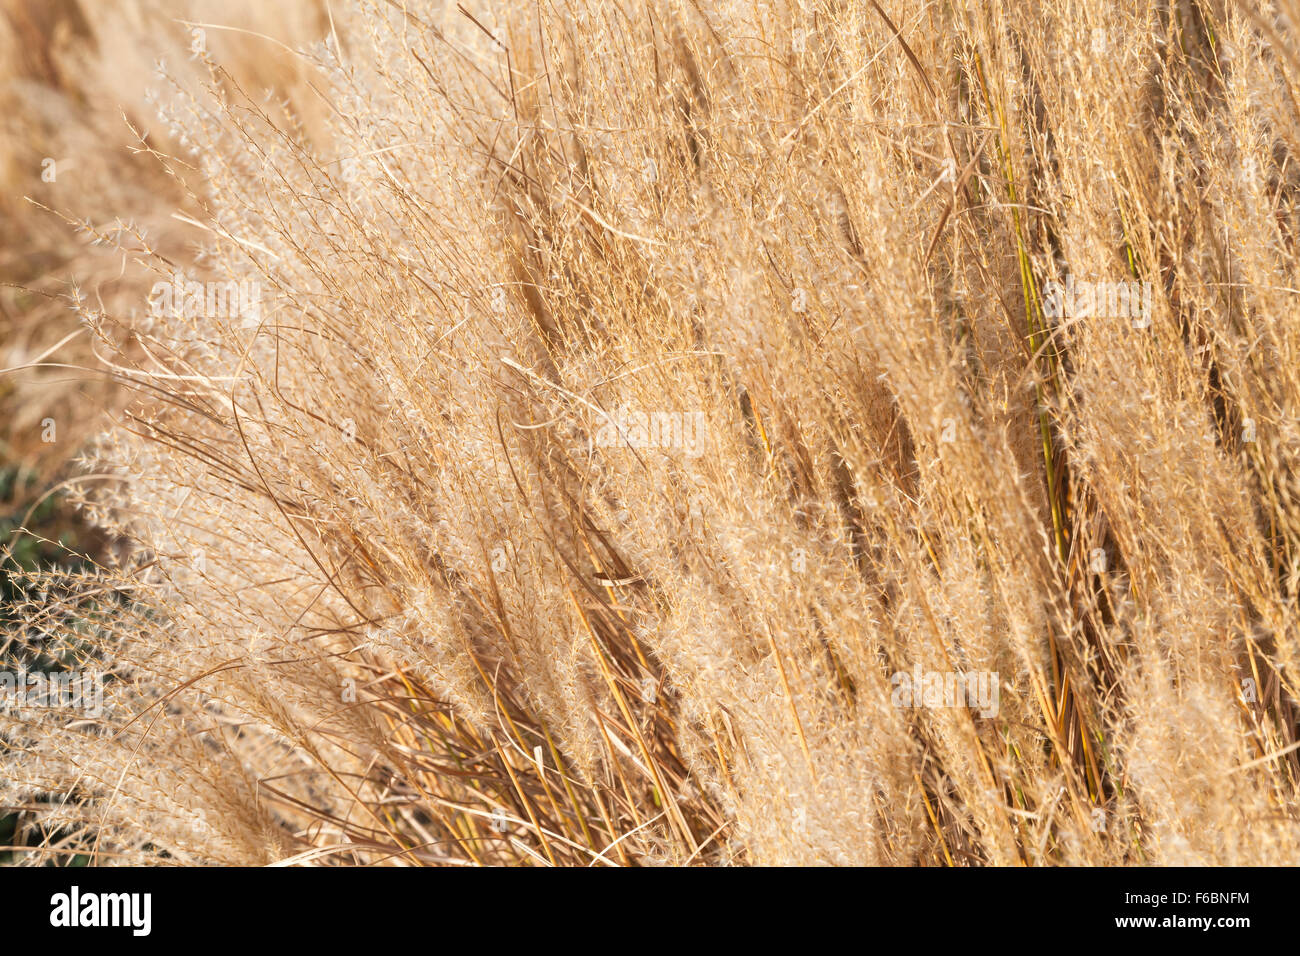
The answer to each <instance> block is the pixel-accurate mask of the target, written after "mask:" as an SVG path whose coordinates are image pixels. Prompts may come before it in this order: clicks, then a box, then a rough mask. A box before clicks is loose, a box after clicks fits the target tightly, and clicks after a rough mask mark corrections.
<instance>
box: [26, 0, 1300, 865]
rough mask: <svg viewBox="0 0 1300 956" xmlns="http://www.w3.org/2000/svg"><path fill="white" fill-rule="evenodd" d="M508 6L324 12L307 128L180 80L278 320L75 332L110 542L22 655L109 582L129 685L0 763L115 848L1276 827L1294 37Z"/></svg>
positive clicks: (1208, 11) (96, 322) (371, 854)
mask: <svg viewBox="0 0 1300 956" xmlns="http://www.w3.org/2000/svg"><path fill="white" fill-rule="evenodd" d="M491 9H492V11H493V12H489V10H488V9H486V8H485V9H483V10H478V9H475V10H469V9H457V8H456V7H455V6H454V5H444V4H438V3H425V4H413V3H407V4H402V3H395V2H388V3H379V2H360V3H358V4H356V5H355V7H354V8H351V9H349V10H347V11H343V10H338V9H335V10H334V11H333V23H332V27H331V32H330V34H329V39H328V41H327V42H323V43H322V44H320V45H317V46H316V47H313V48H310V49H307V50H304V51H303V53H302V57H303V61H304V62H305V63H310V64H311V66H312V68H313V70H316V71H319V74H320V76H321V81H320V82H319V83H318V84H317V88H318V89H319V90H320V92H321V94H322V97H323V98H324V101H325V102H326V103H327V104H328V110H327V111H326V116H327V122H328V123H329V124H330V125H331V127H332V130H333V138H332V139H331V140H329V141H328V143H329V145H322V143H324V142H326V140H324V139H323V138H319V137H318V138H311V137H307V136H305V135H303V134H302V132H301V131H300V130H297V129H295V128H294V125H293V124H292V123H291V122H286V120H285V119H284V118H283V117H282V116H278V115H273V114H271V113H269V112H267V111H266V110H265V109H264V108H263V107H262V105H261V104H259V103H258V102H257V101H256V100H255V99H252V98H249V97H246V96H244V95H242V94H241V92H240V90H239V89H238V88H237V85H236V84H232V83H229V82H227V80H228V77H227V75H226V74H225V73H224V72H223V69H222V66H221V64H220V62H219V61H218V60H211V61H210V62H209V66H210V69H211V71H212V75H211V79H212V84H213V89H214V91H219V92H214V94H213V95H210V96H204V95H201V94H196V93H194V92H192V91H190V90H188V89H187V88H186V87H184V86H183V85H178V86H176V87H175V88H174V89H173V92H172V94H171V96H170V98H169V100H168V101H166V102H164V104H163V110H164V115H165V116H167V117H169V118H170V122H172V123H173V124H174V128H173V130H172V133H173V138H174V139H175V141H177V142H178V143H181V144H183V145H184V146H186V147H188V150H187V151H182V152H181V154H180V156H179V158H177V159H168V158H166V157H164V156H162V155H159V156H158V159H159V160H160V161H162V162H163V163H164V164H166V165H167V166H168V167H169V168H179V166H178V164H185V165H188V166H189V167H191V168H192V170H193V171H194V172H195V173H196V174H197V176H198V181H200V182H201V183H202V184H203V188H202V191H201V192H198V191H196V192H194V193H193V194H192V196H191V200H190V203H191V205H190V208H189V215H191V216H192V217H193V218H195V219H196V220H197V221H200V222H202V223H204V224H205V225H206V226H207V228H208V239H209V240H210V247H209V248H208V249H207V250H205V255H204V256H203V258H202V260H201V262H200V263H199V264H198V266H197V268H196V274H197V273H200V272H201V275H202V276H203V277H205V278H209V279H219V280H222V281H249V282H258V283H261V288H262V290H263V303H262V309H261V313H260V315H259V316H257V317H256V320H255V321H251V322H250V321H246V320H243V319H240V318H239V317H237V316H228V315H217V316H210V315H204V314H186V312H185V310H184V308H181V309H179V310H173V311H172V312H171V313H170V314H166V315H163V316H160V317H158V318H156V319H155V320H154V321H153V322H152V324H151V325H149V326H148V327H147V328H142V327H140V326H139V325H138V324H137V325H135V326H134V327H133V326H131V325H130V323H128V322H125V321H124V317H123V316H120V315H113V314H109V313H107V312H101V311H98V310H86V311H85V314H84V318H85V320H86V322H87V323H88V325H89V327H90V328H91V329H92V331H93V332H94V333H95V335H96V336H97V338H98V342H99V344H100V348H101V351H102V354H103V356H104V359H105V361H106V362H108V363H110V364H111V365H112V367H114V368H115V369H116V370H117V372H118V374H120V375H124V376H128V377H129V378H130V379H131V380H132V381H133V382H134V383H136V384H137V385H138V386H139V389H140V400H139V402H138V403H137V404H136V405H134V406H132V408H131V409H130V411H129V414H128V415H127V416H126V417H125V419H124V420H123V421H122V423H121V424H120V426H119V427H117V428H115V429H113V430H111V431H110V432H108V433H107V434H106V435H105V436H104V437H103V439H102V441H101V442H100V444H99V445H98V446H97V447H96V448H95V449H94V451H93V454H92V455H91V456H90V457H91V459H92V460H91V461H89V462H88V467H89V468H90V470H91V472H92V473H94V474H101V475H102V474H108V475H111V476H114V480H109V481H100V482H98V483H95V484H91V483H87V484H86V485H85V490H84V492H83V493H82V500H83V503H84V506H85V507H86V508H87V509H88V514H90V515H91V516H93V517H94V518H95V519H96V520H97V521H98V522H100V523H101V524H102V525H104V526H106V527H108V528H110V529H111V530H112V531H114V532H115V533H117V534H119V535H121V536H122V537H123V538H125V539H127V540H129V541H131V542H133V543H134V546H133V547H132V548H131V549H130V550H129V552H128V553H126V554H124V555H123V556H122V560H121V561H120V562H119V563H118V565H117V566H114V567H112V568H106V569H105V571H104V573H103V574H102V575H97V576H94V577H91V578H76V577H72V576H65V577H63V578H61V579H60V578H57V577H54V578H50V579H48V580H47V581H46V582H45V583H46V587H47V588H48V589H49V594H50V600H49V601H48V602H47V604H46V605H45V606H43V607H41V608H33V609H32V611H31V616H30V620H29V626H28V628H27V630H26V631H25V633H23V634H21V635H17V639H18V640H19V641H21V642H25V643H27V644H32V643H34V642H40V641H42V640H46V641H48V640H54V639H57V637H58V634H59V633H60V629H61V628H63V627H66V622H67V621H68V620H83V619H85V618H86V616H87V615H92V616H93V617H94V619H95V621H96V624H95V628H94V629H93V631H94V632H93V635H92V636H91V637H90V638H87V639H85V640H83V642H82V643H81V644H79V645H78V651H77V652H78V653H81V654H85V655H87V656H88V658H89V659H90V660H98V661H101V662H102V665H103V666H104V667H111V668H112V671H113V675H114V679H113V680H112V681H111V682H110V684H109V696H110V699H111V702H112V705H113V706H112V707H111V708H110V709H109V711H108V716H106V717H105V718H104V719H101V720H99V721H93V722H78V723H74V724H73V725H72V726H70V727H68V726H63V727H59V726H57V725H56V724H55V723H53V718H50V717H43V718H42V719H41V720H29V721H22V720H15V719H12V718H11V719H8V720H6V721H5V722H4V724H3V733H4V734H5V735H6V738H7V739H9V740H10V745H9V747H8V751H7V754H6V755H5V757H4V761H5V762H4V765H3V766H4V768H5V779H6V780H7V781H9V785H8V787H7V788H6V789H5V791H4V792H5V793H9V794H12V796H9V797H3V796H0V799H2V800H4V802H5V803H17V802H21V803H22V804H23V805H24V806H26V807H28V808H29V811H28V812H29V814H30V815H31V816H30V819H32V820H35V819H37V818H38V817H40V818H41V819H43V820H44V822H45V825H47V826H50V827H54V826H56V825H57V827H58V828H59V829H58V832H59V834H60V837H59V840H60V843H59V846H58V848H57V849H58V850H59V851H60V852H63V851H67V852H72V851H82V852H84V851H87V850H93V851H94V852H96V853H99V854H100V855H101V856H102V859H103V860H104V861H105V862H110V861H113V860H118V859H123V858H126V859H146V860H163V859H165V860H173V861H176V860H179V861H184V862H199V861H217V862H270V861H281V860H286V859H288V860H299V861H335V862H360V863H380V862H402V863H422V862H433V863H449V864H456V863H506V862H511V863H514V862H536V863H542V864H592V863H602V864H603V863H611V864H615V863H655V862H672V863H685V862H712V863H722V862H750V863H773V862H777V863H811V862H819V863H890V864H966V863H992V864H1019V863H1028V864H1051V863H1091V864H1107V863H1275V862H1292V861H1294V860H1295V859H1296V857H1297V854H1296V848H1297V841H1298V839H1300V832H1298V831H1297V825H1296V812H1297V808H1296V801H1295V793H1296V786H1297V771H1300V763H1297V757H1296V751H1295V749H1294V748H1295V746H1296V744H1297V741H1296V740H1295V728H1296V721H1295V717H1296V715H1295V701H1296V694H1295V690H1296V689H1295V687H1294V686H1293V684H1292V678H1291V677H1289V676H1288V675H1290V674H1292V673H1294V671H1295V666H1294V664H1292V663H1291V661H1292V658H1293V656H1294V654H1295V652H1296V648H1297V637H1298V636H1300V635H1298V634H1297V618H1296V605H1295V596H1296V589H1297V585H1298V584H1300V507H1298V504H1300V489H1297V486H1296V477H1295V476H1296V471H1295V469H1296V462H1297V450H1300V444H1298V441H1300V436H1298V435H1297V417H1296V409H1297V401H1298V400H1300V342H1298V341H1297V335H1300V331H1298V330H1300V324H1297V322H1296V321H1295V312H1296V306H1295V303H1294V294H1295V293H1294V291H1293V290H1294V289H1295V288H1300V285H1297V281H1300V280H1298V278H1297V276H1296V275H1295V272H1296V271H1297V259H1296V255H1295V250H1294V242H1295V236H1294V233H1293V228H1294V224H1295V210H1294V207H1293V204H1294V201H1295V182H1294V175H1295V174H1294V171H1293V168H1292V166H1293V160H1292V157H1293V155H1295V151H1296V149H1297V147H1298V146H1300V144H1298V143H1297V142H1296V141H1295V140H1296V136H1297V133H1298V132H1300V117H1297V116H1296V115H1295V111H1294V101H1293V99H1292V98H1291V93H1292V88H1293V82H1294V80H1295V78H1296V68H1297V65H1300V62H1298V61H1297V60H1296V58H1295V54H1294V52H1293V49H1294V46H1295V43H1296V41H1297V38H1296V36H1295V34H1294V32H1293V31H1292V30H1291V29H1290V28H1289V26H1288V24H1289V23H1291V22H1294V21H1293V20H1292V19H1288V18H1287V17H1284V16H1282V15H1281V14H1276V15H1275V14H1274V13H1271V12H1270V13H1269V14H1268V15H1267V18H1266V19H1258V18H1252V17H1251V16H1247V15H1246V14H1244V13H1242V12H1241V11H1240V10H1238V8H1236V7H1235V6H1232V5H1225V4H1221V3H1214V2H1208V0H1207V2H1199V3H1193V4H1178V5H1162V4H1157V5H1155V6H1153V7H1152V8H1150V9H1149V10H1145V11H1142V12H1134V11H1133V10H1131V9H1129V8H1128V7H1127V6H1126V5H1122V4H1103V5H1101V6H1098V5H1096V4H1086V5H1085V4H1075V3H1070V2H1059V0H1058V2H1052V3H1048V4H1041V5H1040V4H1014V5H1010V4H1005V3H1003V2H1001V0H987V2H977V0H967V2H963V3H959V4H953V5H947V6H937V5H931V6H927V7H924V8H921V9H920V10H908V9H904V8H902V7H899V6H898V5H897V4H889V5H888V6H886V5H883V4H882V5H877V4H876V3H873V2H867V3H814V2H808V3H776V4H770V5H749V4H741V3H720V4H710V5H707V6H700V5H695V4H692V3H687V2H678V0H639V2H635V3H632V4H630V5H624V6H621V7H620V6H611V5H606V4H598V3H589V2H586V0H575V2H573V3H566V4H559V5H537V4H531V3H514V2H510V3H502V4H496V5H494V6H493V7H492V8H491ZM494 17H495V19H494ZM106 238H107V239H108V240H109V241H111V242H112V243H113V244H114V245H115V246H116V247H119V248H124V249H126V250H127V251H128V253H129V257H130V258H131V259H133V260H135V261H137V262H138V263H139V265H140V267H141V268H143V269H146V270H152V274H153V275H155V276H156V277H157V278H159V279H160V280H163V281H168V280H169V279H170V278H171V273H172V268H173V266H172V263H169V262H168V261H167V260H165V259H164V258H163V257H161V256H159V255H157V254H155V251H154V250H152V249H151V248H150V246H149V243H148V241H147V239H146V238H145V237H143V236H136V237H134V238H132V237H131V236H130V235H129V230H124V231H123V232H122V233H120V234H117V235H114V236H111V237H106ZM1067 275H1073V276H1076V277H1079V278H1080V279H1083V280H1087V281H1098V280H1100V281H1106V282H1122V281H1137V282H1148V283H1150V284H1151V289H1152V297H1151V299H1152V309H1151V312H1150V314H1149V316H1146V318H1148V319H1149V323H1145V324H1144V323H1134V322H1131V321H1129V318H1128V317H1127V316H1118V317H1117V316H1114V315H1107V314H1098V313H1095V312H1094V313H1093V314H1071V315H1061V314H1059V312H1060V310H1058V309H1053V308H1050V307H1048V301H1047V290H1048V289H1049V283H1051V282H1064V281H1065V277H1066V276H1067ZM1103 312H1104V310H1103ZM128 342H129V343H132V344H133V345H136V346H138V349H139V351H138V353H134V354H129V353H128V351H127V350H126V349H124V348H123V346H124V344H125V343H128ZM629 409H630V410H633V412H634V413H635V412H644V413H656V417H651V418H648V419H647V422H648V423H653V425H654V429H655V431H654V434H655V435H656V436H658V439H659V441H658V442H657V446H656V447H646V446H647V445H654V444H655V443H653V442H651V443H647V442H643V441H639V440H638V441H633V442H627V441H624V442H612V443H611V442H609V441H607V440H605V439H606V438H607V437H608V436H609V435H610V434H611V428H610V423H611V420H614V419H615V418H616V417H617V416H621V415H623V412H624V411H626V410H629ZM673 416H676V417H673ZM696 416H702V420H703V422H704V423H705V427H704V429H703V432H702V438H701V443H700V444H699V445H698V446H695V447H692V446H693V444H694V443H693V441H692V440H691V439H688V438H687V437H686V433H685V430H686V427H687V426H686V424H685V423H686V422H698V421H699V420H700V419H699V418H698V417H696ZM634 420H635V419H634ZM674 428H675V429H677V430H676V431H674V430H673V429H674ZM665 429H666V430H665ZM665 435H667V436H669V438H668V439H667V440H665V438H664V436H665ZM602 436H604V437H602ZM641 437H645V436H641ZM693 437H700V436H693ZM638 446H640V447H638ZM696 452H699V453H698V454H696ZM109 589H112V590H115V591H116V592H117V593H119V594H121V595H123V596H124V597H123V599H122V600H121V601H120V602H119V603H118V604H116V605H115V606H114V607H113V608H112V609H111V613H103V612H102V611H101V610H99V609H100V607H101V601H102V595H103V594H104V593H106V592H107V590H109ZM43 635H45V636H43ZM917 670H920V671H924V672H940V673H945V672H953V671H964V672H965V671H980V672H992V673H995V674H996V675H997V676H998V678H999V684H1000V701H999V706H998V708H997V710H996V713H990V714H988V715H984V714H981V713H980V712H979V711H978V710H975V709H972V708H970V707H931V706H922V707H915V708H905V707H899V706H896V703H897V699H896V695H895V693H894V688H893V686H892V676H893V675H894V674H896V673H898V672H914V671H917ZM48 794H60V795H63V796H64V797H65V799H61V800H60V801H59V802H58V803H57V806H51V805H50V804H49V803H48V802H43V799H44V798H43V795H48ZM38 808H39V809H41V813H40V814H38V813H37V809H38Z"/></svg>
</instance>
